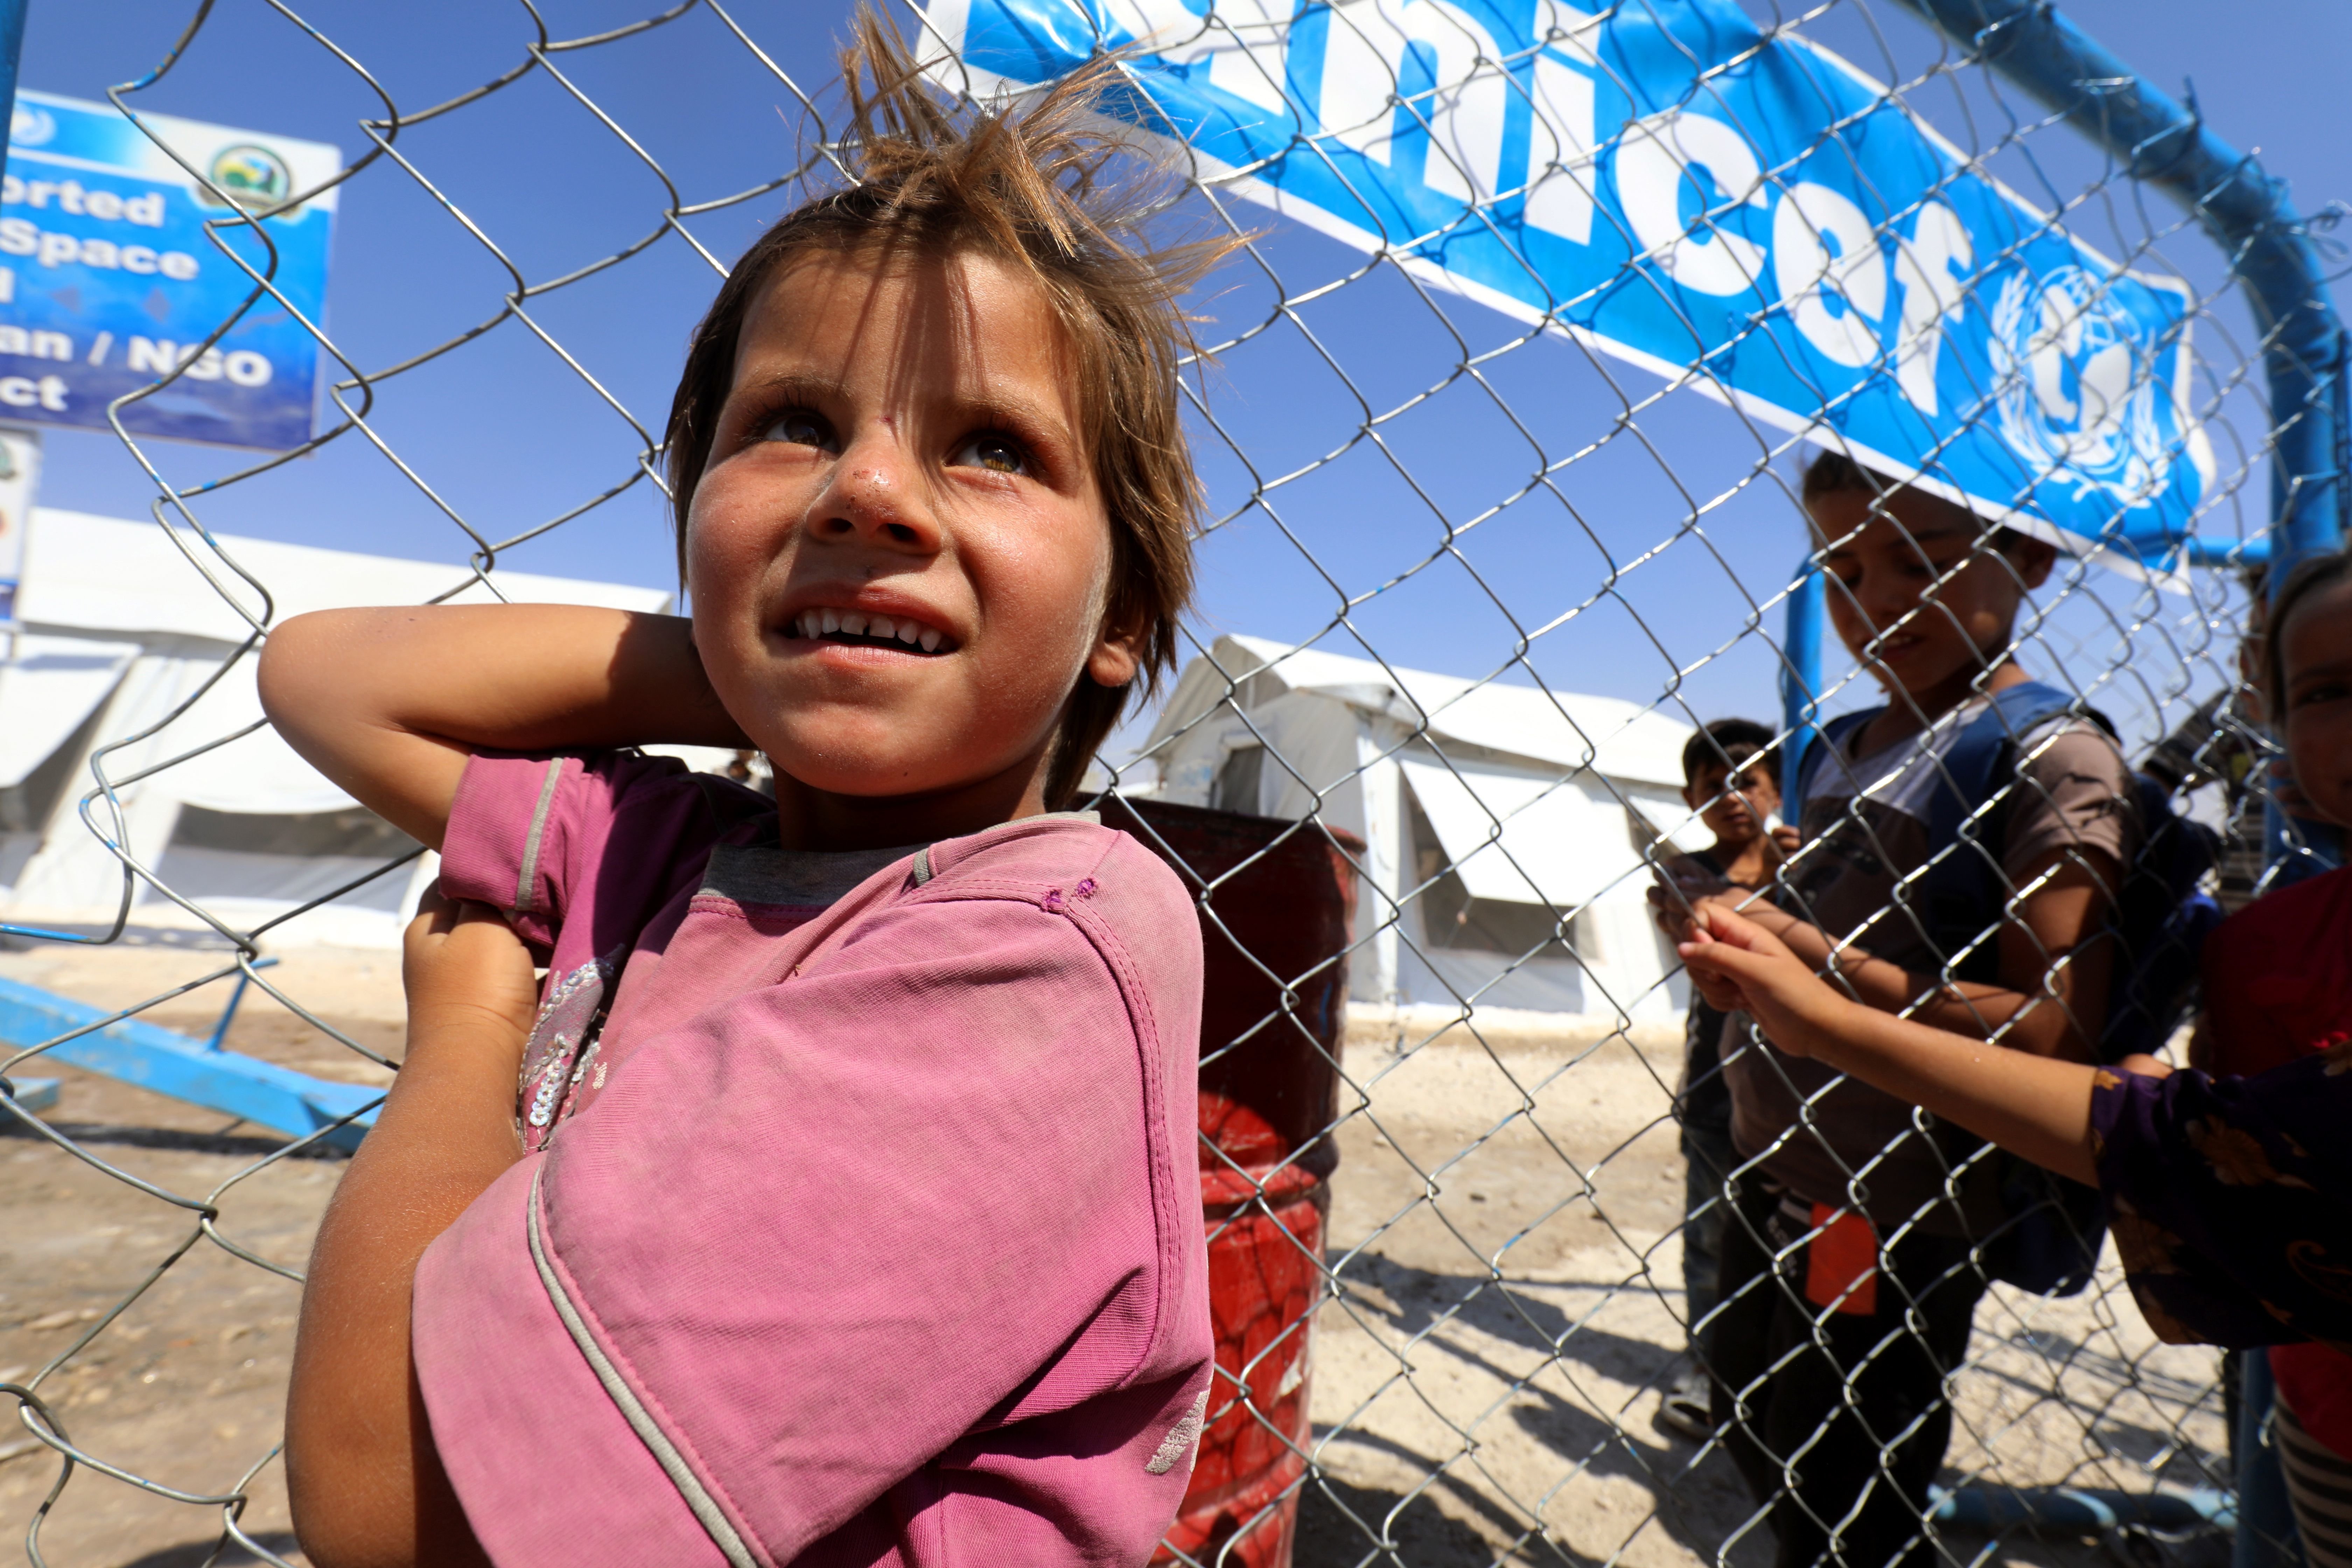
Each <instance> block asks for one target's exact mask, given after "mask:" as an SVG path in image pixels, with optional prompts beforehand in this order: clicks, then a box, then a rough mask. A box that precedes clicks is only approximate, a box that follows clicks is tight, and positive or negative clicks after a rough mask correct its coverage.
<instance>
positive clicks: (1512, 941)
mask: <svg viewBox="0 0 2352 1568" xmlns="http://www.w3.org/2000/svg"><path fill="white" fill-rule="evenodd" d="M1691 733H1692V731H1691V728H1690V726H1688V725H1686V724H1682V723H1679V722H1677V721H1674V720H1672V719H1668V718H1665V717H1664V716H1663V715H1660V714H1658V713H1654V712H1652V711H1650V710H1647V709H1643V708H1638V707H1636V706H1634V705H1633V703H1630V702H1621V701H1618V700H1614V699H1612V698H1606V697H1587V696H1578V695H1572V694H1567V693H1559V692H1546V691H1541V690H1538V689H1536V688H1534V687H1531V686H1507V685H1501V684H1495V683H1487V684H1479V683H1476V682H1473V681H1468V680H1463V679H1456V678H1454V677H1452V676H1444V675H1432V674H1429V673H1427V672H1425V671H1422V670H1413V669H1391V668H1385V667H1383V666H1381V665H1379V664H1375V663H1373V662H1372V661H1371V660H1370V659H1361V658H1346V657H1343V656H1340V655H1337V654H1329V653H1324V652H1320V651H1318V650H1317V649H1314V648H1295V647H1286V646H1285V645H1283V644H1280V643H1274V642H1268V641H1265V639H1263V638H1259V637H1219V638H1218V639H1217V641H1216V644H1215V645H1214V647H1212V648H1211V649H1210V651H1209V654H1208V657H1206V658H1198V659H1195V660H1193V661H1192V663H1191V664H1190V665H1188V666H1187V667H1186V668H1185V669H1184V672H1183V674H1182V676H1181V678H1180V679H1178V680H1177V683H1176V688H1175V690H1174V691H1173V692H1172V693H1171V695H1170V697H1169V700H1168V705H1167V707H1166V709H1165V710H1163V711H1162V712H1161V714H1160V720H1159V722H1158V724H1157V725H1156V726H1154V728H1153V730H1152V731H1151V736H1150V740H1149V741H1148V742H1146V748H1145V749H1146V754H1147V755H1150V756H1152V757H1154V758H1156V759H1157V760H1158V762H1159V763H1160V786H1159V790H1158V795H1159V797H1160V799H1163V800H1168V801H1171V802H1175V803H1179V804H1182V805H1213V806H1218V807H1222V808H1224V809H1227V810H1234V811H1245V812H1252V813H1255V814H1258V815H1263V816H1286V817H1293V818H1302V817H1306V816H1309V815H1312V814H1317V813H1319V815H1320V817H1321V819H1322V820H1323V821H1325V822H1327V823H1328V824H1330V825H1331V826H1334V827H1340V828H1345V829H1346V830H1348V831H1349V832H1350V833H1354V834H1356V835H1358V836H1359V837H1361V838H1362V839H1363V840H1364V842H1365V846H1366V850H1367V853H1366V858H1365V863H1364V867H1363V870H1364V877H1363V880H1362V885H1361V889H1360V900H1359V902H1358V906H1357V938H1358V942H1359V943H1360V946H1359V947H1358V949H1357V951H1356V953H1355V955H1354V958H1353V961H1352V964H1351V969H1350V974H1351V982H1350V984H1351V989H1352V992H1353V994H1354V997H1355V999H1356V1000H1357V1001H1359V1002H1365V1003H1372V1004H1376V1005H1391V1006H1397V1005H1422V1004H1438V1005H1448V1006H1450V1005H1454V1004H1455V1003H1456V1002H1457V1001H1458V1000H1461V999H1465V998H1466V999H1473V1000H1475V1001H1476V1002H1478V1003H1479V1004H1480V1005H1491V1006H1501V1007H1526V1008H1538V1009H1542V1010H1547V1011H1555V1012H1572V1013H1598V1014H1617V1013H1623V1014H1625V1015H1627V1016H1632V1017H1634V1018H1666V1017H1671V1016H1674V1015H1675V1014H1677V1013H1679V1012H1680V1011H1681V1010H1682V1008H1683V1007H1684V1006H1685V1005H1686V1000H1687V998H1686V994H1685V991H1684V989H1683V982H1682V979H1681V976H1680V974H1679V973H1678V972H1674V971H1675V966H1674V962H1673V954H1672V953H1671V952H1669V951H1668V949H1667V947H1666V943H1665V942H1664V938H1662V937H1660V936H1659V935H1658V933H1657V931H1656V929H1655V928H1654V926H1653V925H1652V924H1651V922H1650V919H1649V914H1648V906H1647V902H1646V900H1645V897H1644V894H1645V890H1646V889H1648V888H1649V886H1650V883H1651V877H1650V872H1649V868H1648V865H1647V864H1646V862H1645V860H1644V853H1645V852H1646V851H1648V850H1650V849H1652V848H1653V847H1656V846H1659V845H1660V843H1661V840H1668V841H1671V842H1672V844H1673V845H1675V846H1676V847H1685V848H1696V847H1703V846H1704V845H1705V844H1706V843H1707V842H1708V841H1709V837H1710V836H1709V835H1708V834H1707V833H1706V830H1705V829H1704V828H1701V827H1700V826H1699V825H1698V823H1697V822H1696V819H1695V817H1694V816H1693V814H1692V813H1691V812H1690V811H1689V810H1688V809H1687V808H1686V807H1685V805H1683V800H1682V795H1681V786H1682V749H1683V744H1684V742H1685V741H1686V740H1688V739H1689V737H1690V735H1691ZM1562 917H1568V918H1569V927H1568V937H1569V940H1568V942H1566V943H1565V944H1563V943H1561V942H1558V941H1555V940H1550V939H1551V938H1552V937H1553V934H1554V932H1555V931H1556V930H1557V928H1558V922H1559V921H1560V919H1561V918H1562ZM1670 972H1674V975H1673V978H1672V980H1671V981H1669V980H1668V978H1667V976H1668V974H1669V973H1670Z"/></svg>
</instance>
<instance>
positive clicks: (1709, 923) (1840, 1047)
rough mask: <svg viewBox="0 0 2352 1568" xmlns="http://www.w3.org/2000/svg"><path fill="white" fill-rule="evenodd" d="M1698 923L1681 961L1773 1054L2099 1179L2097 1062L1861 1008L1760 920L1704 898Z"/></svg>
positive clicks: (2058, 1168) (2078, 1177)
mask: <svg viewBox="0 0 2352 1568" xmlns="http://www.w3.org/2000/svg"><path fill="white" fill-rule="evenodd" d="M1700 922H1701V926H1702V929H1700V930H1697V931H1695V932H1694V933H1693V940H1692V941H1691V942H1686V943H1685V944H1684V945H1683V947H1682V949H1681V952H1682V957H1683V962H1684V963H1686V964H1687V965H1689V966H1690V968H1691V969H1692V970H1693V972H1694V973H1706V974H1708V975H1710V976H1712V977H1714V978H1716V979H1717V980H1719V981H1722V982H1724V983H1727V984H1729V985H1731V986H1733V987H1736V989H1737V991H1738V997H1739V1005H1741V1006H1742V1007H1744V1008H1746V1009H1747V1011H1748V1013H1749V1014H1751V1015H1752V1016H1755V1017H1756V1018H1757V1019H1758V1020H1759V1022H1761V1023H1762V1024H1763V1026H1764V1030H1765V1033H1766V1034H1768V1035H1769V1036H1770V1037H1771V1039H1772V1043H1773V1044H1775V1045H1777V1046H1779V1047H1780V1048H1781V1049H1782V1050H1785V1051H1788V1052H1790V1054H1791V1055H1795V1056H1803V1057H1811V1058H1814V1059H1816V1060H1818V1061H1822V1062H1825V1063H1827V1064H1828V1065H1829V1066H1831V1067H1833V1068H1837V1069H1838V1070H1839V1071H1840V1072H1843V1073H1847V1074H1850V1075H1851V1076H1853V1077H1854V1078H1858V1079H1862V1080H1863V1081H1864V1083H1867V1084H1870V1085H1872V1086H1873V1087H1874V1088H1877V1089H1884V1090H1885V1092H1886V1093H1888V1094H1891V1095H1893V1096H1894V1097H1895V1099H1897V1100H1906V1101H1908V1102H1909V1103H1911V1104H1913V1105H1916V1106H1920V1107H1922V1108H1924V1109H1925V1110H1929V1111H1932V1112H1933V1113H1935V1114H1936V1115H1937V1116H1940V1117H1944V1118H1946V1119H1947V1120H1948V1121H1955V1122H1958V1124H1959V1125H1960V1126H1962V1127H1965V1128H1967V1129H1968V1130H1969V1131H1971V1132H1974V1133H1976V1134H1978V1135H1979V1137H1983V1138H1988V1139H1990V1140H1991V1141H1992V1142H1995V1143H1998V1144H2000V1146H2001V1147H2002V1148H2004V1149H2007V1150H2009V1151H2010V1152H2012V1153H2015V1154H2020V1155H2022V1156H2023V1157H2024V1158H2026V1159H2028V1160H2031V1161H2032V1162H2033V1163H2035V1164H2037V1165H2042V1166H2044V1167H2046V1168H2047V1169H2049V1170H2053V1171H2055V1172H2057V1173H2059V1174H2060V1175H2062V1176H2069V1177H2072V1178H2073V1179H2074V1180H2075V1181H2078V1182H2081V1183H2083V1184H2085V1185H2090V1186H2095V1185H2097V1184H2098V1179H2099V1178H2098V1171H2097V1166H2096V1163H2095V1160H2094V1158H2093V1155H2092V1151H2091V1089H2092V1087H2093V1084H2094V1082H2095V1072H2096V1069H2095V1068H2089V1067H2085V1066H2083V1065H2081V1064H2079V1063H2075V1062H2064V1061H2049V1060H2042V1059H2040V1058H2034V1057H2032V1056H2029V1055H2024V1054H2021V1053H2019V1052H2015V1051H2008V1050H2002V1049H2000V1048H1999V1047H1990V1046H1988V1045H1987V1044H1986V1043H1985V1042H1983V1041H1982V1040H1977V1039H1969V1038H1966V1037H1962V1036H1959V1035H1957V1034H1953V1033H1950V1032H1948V1031H1946V1030H1943V1029H1936V1028H1930V1027H1928V1026H1926V1025H1924V1024H1919V1023H1915V1022H1913V1021H1912V1020H1910V1019H1907V1018H1897V1017H1895V1016H1893V1015H1892V1014H1889V1013H1885V1012H1881V1011H1879V1010H1878V1009H1876V1008H1874V1007H1870V1006H1866V1005H1863V1004H1861V1003H1858V1002H1855V1001H1853V1000H1852V999H1851V998H1849V997H1846V996H1843V995H1841V994H1838V992H1837V991H1835V990H1834V989H1832V987H1831V986H1830V985H1829V984H1828V983H1827V982H1825V981H1823V980H1822V978H1821V977H1820V976H1819V975H1817V974H1815V973H1813V970H1812V968H1811V965H1810V964H1809V963H1807V962H1806V961H1805V959H1803V958H1802V957H1801V956H1800V955H1799V954H1797V953H1795V952H1792V951H1790V948H1789V947H1788V946H1786V945H1785V944H1783V943H1782V942H1780V941H1778V940H1777V939H1776V938H1775V937H1774V936H1773V935H1772V934H1771V933H1770V932H1769V931H1766V930H1765V929H1764V928H1763V927H1762V926H1760V925H1759V924H1757V923H1756V922H1754V921H1748V920H1744V919H1742V918H1741V917H1740V916H1738V915H1736V914H1733V913H1732V912H1731V911H1730V910H1727V909H1724V908H1723V907H1721V906H1719V905H1715V904H1709V905H1707V906H1706V908H1705V909H1704V910H1702V912H1701V915H1700ZM2129 1065H2133V1066H2137V1065H2138V1064H2137V1062H2135V1063H2132V1064H2129ZM2148 1065H2150V1066H2153V1065H2154V1064H2152V1063H2151V1064H2148Z"/></svg>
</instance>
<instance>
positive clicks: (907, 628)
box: [898, 621, 916, 647]
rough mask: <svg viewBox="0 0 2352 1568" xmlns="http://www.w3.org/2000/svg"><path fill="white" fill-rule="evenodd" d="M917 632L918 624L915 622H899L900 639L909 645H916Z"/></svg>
mask: <svg viewBox="0 0 2352 1568" xmlns="http://www.w3.org/2000/svg"><path fill="white" fill-rule="evenodd" d="M915 633H916V626H915V623H914V622H912V621H900V622H899V623H898V640H899V641H900V642H902V643H905V644H906V645H907V646H908V647H914V646H915Z"/></svg>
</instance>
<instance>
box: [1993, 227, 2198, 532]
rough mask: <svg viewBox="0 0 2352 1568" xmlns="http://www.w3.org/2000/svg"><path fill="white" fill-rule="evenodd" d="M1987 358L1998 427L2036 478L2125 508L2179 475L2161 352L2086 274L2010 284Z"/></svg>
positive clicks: (2025, 277) (2068, 272)
mask: <svg viewBox="0 0 2352 1568" xmlns="http://www.w3.org/2000/svg"><path fill="white" fill-rule="evenodd" d="M1990 348H1991V358H1992V368H1993V374H1994V375H1995V376H1996V378H1997V383H1996V384H1997V391H1996V393H1995V395H1994V398H1993V417H1994V422H1995V423H1996V424H1997V425H1998V426H1999V427H2000V437H2001V439H2002V440H2003V441H2005V442H2007V443H2008V444H2009V446H2010V447H2011V450H2013V451H2015V452H2016V453H2017V455H2018V456H2019V457H2021V458H2024V459H2025V460H2026V461H2027V463H2028V464H2029V465H2030V466H2031V467H2032V470H2033V472H2034V474H2035V475H2036V476H2038V477H2039V478H2040V479H2045V480H2053V479H2054V480H2056V481H2057V482H2059V483H2061V484H2071V485H2073V486H2074V493H2075V494H2076V495H2077V496H2082V495H2085V494H2087V493H2089V492H2090V491H2092V490H2102V491H2105V493H2106V494H2107V495H2109V496H2112V497H2114V498H2115V499H2116V500H2118V501H2121V502H2123V503H2124V504H2126V505H2127V506H2136V505H2138V504H2140V503H2142V502H2145V501H2147V500H2149V499H2151V498H2152V496H2153V495H2154V493H2155V491H2156V489H2157V488H2158V486H2159V485H2161V484H2163V483H2164V479H2165V476H2166V475H2167V474H2168V473H2169V472H2171V469H2172V453H2171V451H2170V450H2169V449H2168V446H2167V444H2166V441H2165V438H2164V431H2163V429H2162V427H2161V426H2159V424H2158V420H2157V397H2158V391H2159V388H2158V384H2157V375H2156V349H2155V345H2154V344H2153V343H2151V342H2148V339H2147V328H2146V327H2145V326H2144V325H2143V324H2142V323H2140V322H2138V321H2134V320H2133V319H2132V317H2131V315H2130V313H2129V312H2127V311H2126V310H2124V309H2123V307H2122V306H2121V305H2119V304H2117V303H2116V299H2115V296H2114V294H2113V292H2112V291H2111V290H2109V289H2106V288H2105V287H2104V286H2103V285H2102V283H2101V281H2100V280H2099V279H2097V278H2095V277H2094V276H2092V275H2091V274H2090V273H2088V272H2085V271H2084V269H2083V268H2079V267H2062V268H2058V269H2057V270H2056V271H2054V272H2052V273H2050V274H2049V275H2048V276H2046V277H2043V278H2039V279H2036V278H2034V277H2032V276H2031V275H2029V274H2027V273H2024V272H2017V273H2012V274H2011V276H2010V279H2009V280H2008V281H2007V282H2006V283H2004V284H2002V285H2001V290H2000V300H1998V301H1997V302H1996V303H1995V304H1994V306H1993V311H1992V342H1991V343H1990Z"/></svg>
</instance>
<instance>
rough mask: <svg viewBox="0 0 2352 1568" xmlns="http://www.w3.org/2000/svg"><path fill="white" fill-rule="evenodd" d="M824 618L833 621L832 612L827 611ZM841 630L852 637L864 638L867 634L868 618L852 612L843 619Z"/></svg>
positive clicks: (854, 611)
mask: <svg viewBox="0 0 2352 1568" xmlns="http://www.w3.org/2000/svg"><path fill="white" fill-rule="evenodd" d="M824 618H825V619H826V620H831V619H833V615H832V612H830V611H827V612H826V614H825V617H824ZM841 629H842V630H843V631H845V632H846V633H848V634H849V635H850V636H851V637H863V636H864V635H865V633H866V617H865V616H861V615H859V614H858V613H857V612H856V610H852V611H850V612H849V613H848V614H846V615H845V616H842V617H841Z"/></svg>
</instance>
